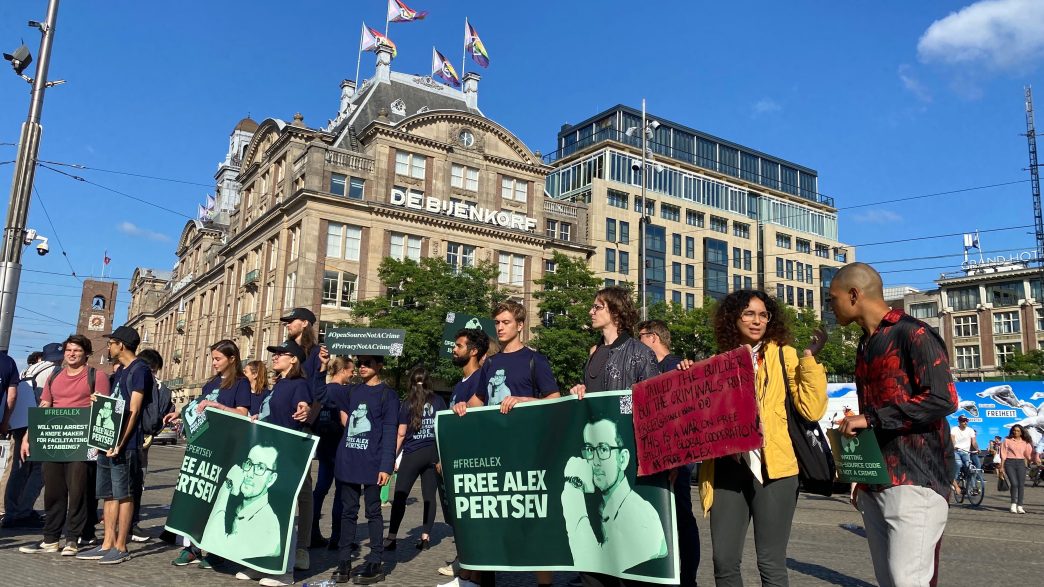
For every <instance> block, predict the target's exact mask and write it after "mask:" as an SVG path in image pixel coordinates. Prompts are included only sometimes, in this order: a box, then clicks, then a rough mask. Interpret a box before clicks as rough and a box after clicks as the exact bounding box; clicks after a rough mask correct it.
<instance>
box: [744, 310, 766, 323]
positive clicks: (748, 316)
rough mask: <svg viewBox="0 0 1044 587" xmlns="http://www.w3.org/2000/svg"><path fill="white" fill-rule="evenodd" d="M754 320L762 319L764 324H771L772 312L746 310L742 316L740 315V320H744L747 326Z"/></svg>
mask: <svg viewBox="0 0 1044 587" xmlns="http://www.w3.org/2000/svg"><path fill="white" fill-rule="evenodd" d="M754 318H759V319H761V321H762V322H771V321H772V313H771V312H755V311H754V310H744V312H743V313H742V314H740V320H742V321H743V322H744V323H745V324H750V323H751V322H753V321H754Z"/></svg>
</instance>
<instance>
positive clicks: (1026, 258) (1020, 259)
mask: <svg viewBox="0 0 1044 587" xmlns="http://www.w3.org/2000/svg"><path fill="white" fill-rule="evenodd" d="M1035 256H1036V253H1034V252H1032V251H1022V252H1021V253H1016V254H1011V255H1008V256H1007V257H1004V256H1002V255H998V256H996V257H987V258H985V259H983V260H982V261H976V260H974V259H968V260H967V261H965V262H964V263H961V269H965V270H967V269H974V268H976V267H991V266H996V265H1011V264H1015V263H1029V262H1031V261H1033V260H1034V257H1035Z"/></svg>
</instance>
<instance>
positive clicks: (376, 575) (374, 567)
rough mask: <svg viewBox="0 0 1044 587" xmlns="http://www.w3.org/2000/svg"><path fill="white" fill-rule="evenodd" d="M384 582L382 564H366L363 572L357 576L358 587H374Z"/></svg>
mask: <svg viewBox="0 0 1044 587" xmlns="http://www.w3.org/2000/svg"><path fill="white" fill-rule="evenodd" d="M383 580H384V569H383V568H382V567H381V563H372V562H368V563H364V564H363V566H362V570H360V571H359V572H358V573H357V574H356V575H355V584H356V585H372V584H374V583H380V582H381V581H383Z"/></svg>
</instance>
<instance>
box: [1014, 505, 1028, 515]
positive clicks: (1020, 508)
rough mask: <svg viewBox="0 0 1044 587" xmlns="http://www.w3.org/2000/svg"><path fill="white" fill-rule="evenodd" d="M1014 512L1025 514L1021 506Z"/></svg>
mask: <svg viewBox="0 0 1044 587" xmlns="http://www.w3.org/2000/svg"><path fill="white" fill-rule="evenodd" d="M1016 511H1018V512H1019V513H1020V514H1024V513H1026V510H1025V508H1023V507H1022V506H1021V505H1020V506H1019V507H1018V508H1016Z"/></svg>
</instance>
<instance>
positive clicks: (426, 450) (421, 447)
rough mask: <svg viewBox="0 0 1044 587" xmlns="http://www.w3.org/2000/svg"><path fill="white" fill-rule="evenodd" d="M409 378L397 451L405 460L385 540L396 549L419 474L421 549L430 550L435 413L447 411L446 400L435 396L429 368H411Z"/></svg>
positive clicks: (400, 415) (385, 542)
mask: <svg viewBox="0 0 1044 587" xmlns="http://www.w3.org/2000/svg"><path fill="white" fill-rule="evenodd" d="M409 381H410V389H409V392H407V395H406V401H405V402H404V403H403V404H402V407H401V408H399V434H398V438H397V439H396V442H395V453H396V454H399V453H400V452H401V453H402V461H401V462H400V463H399V468H398V475H397V479H396V482H395V499H394V500H393V501H392V510H391V524H390V525H389V526H388V538H387V540H385V541H384V549H385V550H395V544H396V534H397V533H398V532H399V524H401V523H402V517H403V516H404V515H405V514H406V498H407V497H409V495H410V491H411V490H412V489H413V484H414V483H415V482H416V481H417V477H420V480H421V495H422V497H423V499H424V527H423V529H422V530H421V537H420V540H419V541H418V542H417V549H419V550H427V549H428V545H429V539H430V536H431V527H432V525H433V524H434V523H435V488H436V485H437V483H436V479H435V464H436V463H438V462H439V454H438V450H437V449H436V447H435V412H438V411H440V410H445V409H446V402H445V400H443V399H442V398H441V397H439V396H437V395H435V391H434V390H432V388H431V379H430V378H429V377H428V370H427V369H425V368H424V367H422V366H420V365H418V366H416V367H414V368H413V370H412V371H410V378H409Z"/></svg>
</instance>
